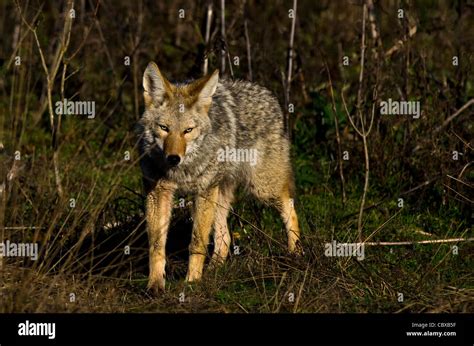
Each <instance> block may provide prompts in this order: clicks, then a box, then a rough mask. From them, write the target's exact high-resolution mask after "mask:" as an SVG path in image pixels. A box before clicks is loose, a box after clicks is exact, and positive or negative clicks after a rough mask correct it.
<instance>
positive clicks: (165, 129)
mask: <svg viewBox="0 0 474 346" xmlns="http://www.w3.org/2000/svg"><path fill="white" fill-rule="evenodd" d="M158 126H159V127H160V129H162V130H163V131H165V132H168V131H169V128H168V127H166V126H165V125H158Z"/></svg>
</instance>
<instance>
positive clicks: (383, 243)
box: [356, 238, 474, 246]
mask: <svg viewBox="0 0 474 346" xmlns="http://www.w3.org/2000/svg"><path fill="white" fill-rule="evenodd" d="M463 241H469V242H471V241H474V238H450V239H436V240H418V241H380V242H362V243H356V244H357V245H365V246H397V245H415V244H443V243H458V242H463Z"/></svg>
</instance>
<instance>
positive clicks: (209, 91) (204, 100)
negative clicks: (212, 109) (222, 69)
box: [198, 70, 219, 107]
mask: <svg viewBox="0 0 474 346" xmlns="http://www.w3.org/2000/svg"><path fill="white" fill-rule="evenodd" d="M218 82H219V70H215V71H214V73H213V74H212V75H211V76H210V77H209V78H208V79H207V81H205V82H204V85H203V86H202V88H201V91H199V94H198V102H199V104H200V105H202V106H205V107H209V106H210V105H211V102H212V96H213V95H214V93H215V92H216V89H217V83H218Z"/></svg>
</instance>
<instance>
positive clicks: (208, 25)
mask: <svg viewBox="0 0 474 346" xmlns="http://www.w3.org/2000/svg"><path fill="white" fill-rule="evenodd" d="M211 22H212V2H209V3H208V4H207V14H206V32H205V34H204V40H205V44H206V53H205V58H204V66H203V68H202V72H203V74H204V75H207V73H208V69H209V57H208V56H207V50H208V48H209V39H210V37H211Z"/></svg>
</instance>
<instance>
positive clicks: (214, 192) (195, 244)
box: [186, 187, 219, 282]
mask: <svg viewBox="0 0 474 346" xmlns="http://www.w3.org/2000/svg"><path fill="white" fill-rule="evenodd" d="M218 196H219V188H218V187H214V188H211V189H210V190H208V191H207V192H206V193H205V194H204V195H202V196H198V197H197V198H196V204H195V205H196V209H195V210H194V224H193V235H192V239H191V245H190V246H189V255H190V256H189V268H188V274H187V275H186V281H189V282H191V281H196V280H200V279H201V276H202V270H203V267H204V260H205V259H206V255H207V245H208V244H209V236H210V233H211V228H212V224H213V222H214V217H215V213H216V206H217V198H218Z"/></svg>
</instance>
